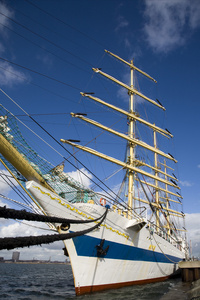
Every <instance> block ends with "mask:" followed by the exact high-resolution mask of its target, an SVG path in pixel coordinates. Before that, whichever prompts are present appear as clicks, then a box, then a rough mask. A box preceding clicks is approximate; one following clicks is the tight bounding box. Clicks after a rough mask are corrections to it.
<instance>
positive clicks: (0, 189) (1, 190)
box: [0, 170, 13, 196]
mask: <svg viewBox="0 0 200 300" xmlns="http://www.w3.org/2000/svg"><path fill="white" fill-rule="evenodd" d="M3 174H5V176H10V173H9V172H8V171H7V170H0V175H1V176H0V194H2V195H4V196H5V195H6V196H7V195H8V193H9V192H10V191H11V187H10V186H9V185H8V184H7V183H6V182H5V180H4V178H6V177H5V176H4V175H3ZM11 180H12V179H11ZM12 181H13V180H12Z"/></svg>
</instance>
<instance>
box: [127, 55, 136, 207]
mask: <svg viewBox="0 0 200 300" xmlns="http://www.w3.org/2000/svg"><path fill="white" fill-rule="evenodd" d="M131 66H133V60H131ZM133 72H134V69H133V67H131V88H132V89H133V87H134V85H133V84H134V79H133ZM129 95H130V99H129V112H130V113H134V93H133V92H131V91H130V92H129ZM134 135H135V120H134V119H133V118H129V137H130V138H133V137H135V136H134ZM134 160H135V146H134V144H133V143H131V142H129V164H130V166H134ZM133 198H134V172H133V171H132V170H130V169H129V170H128V206H129V207H130V208H133Z"/></svg>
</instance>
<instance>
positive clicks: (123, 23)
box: [115, 15, 129, 31]
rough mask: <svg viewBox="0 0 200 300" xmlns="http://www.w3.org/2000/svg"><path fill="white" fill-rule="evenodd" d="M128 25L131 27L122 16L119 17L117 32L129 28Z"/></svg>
mask: <svg viewBox="0 0 200 300" xmlns="http://www.w3.org/2000/svg"><path fill="white" fill-rule="evenodd" d="M128 25H129V22H128V21H127V20H126V19H125V18H124V17H123V16H122V15H120V16H119V17H118V24H117V27H116V28H115V31H119V30H120V29H124V28H125V27H128Z"/></svg>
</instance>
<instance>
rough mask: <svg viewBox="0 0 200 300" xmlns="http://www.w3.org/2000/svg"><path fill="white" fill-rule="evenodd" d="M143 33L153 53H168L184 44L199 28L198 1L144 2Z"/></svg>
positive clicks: (147, 0) (199, 3) (150, 0)
mask: <svg viewBox="0 0 200 300" xmlns="http://www.w3.org/2000/svg"><path fill="white" fill-rule="evenodd" d="M144 16H145V25H144V33H145V37H146V41H147V43H148V44H149V46H150V47H151V48H153V50H154V51H155V52H165V53H166V52H169V51H171V50H173V49H174V48H176V47H177V46H178V47H180V46H182V45H184V44H185V42H186V40H187V38H188V36H189V34H190V33H191V31H193V30H195V29H196V28H198V27H199V26H200V2H199V1H198V0H193V1H188V0H173V1H170V0H162V1H157V0H146V1H145V11H144Z"/></svg>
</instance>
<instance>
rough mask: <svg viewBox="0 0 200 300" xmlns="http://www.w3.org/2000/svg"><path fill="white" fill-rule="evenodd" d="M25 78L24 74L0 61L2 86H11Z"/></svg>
mask: <svg viewBox="0 0 200 300" xmlns="http://www.w3.org/2000/svg"><path fill="white" fill-rule="evenodd" d="M25 80H26V75H25V74H24V73H23V72H21V71H17V70H16V69H15V68H13V67H12V66H11V65H9V64H8V63H7V62H0V82H1V85H2V86H8V87H12V86H13V85H16V84H19V83H22V82H24V81H25Z"/></svg>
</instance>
